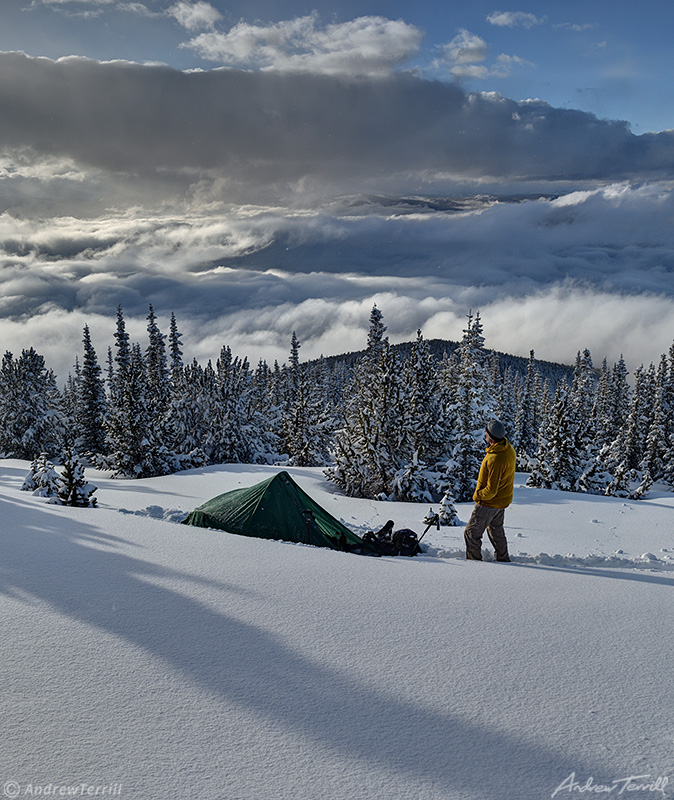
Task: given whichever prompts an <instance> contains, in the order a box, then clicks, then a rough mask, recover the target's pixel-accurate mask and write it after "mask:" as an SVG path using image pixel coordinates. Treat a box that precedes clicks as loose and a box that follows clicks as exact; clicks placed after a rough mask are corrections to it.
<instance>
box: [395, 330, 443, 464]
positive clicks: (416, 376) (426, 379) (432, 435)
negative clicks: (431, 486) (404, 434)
mask: <svg viewBox="0 0 674 800" xmlns="http://www.w3.org/2000/svg"><path fill="white" fill-rule="evenodd" d="M405 378H406V381H407V383H408V386H409V409H408V412H407V418H408V422H407V427H408V430H409V436H410V446H411V449H412V452H413V453H416V455H417V459H419V460H421V461H423V462H425V463H428V464H434V463H436V462H437V461H438V460H439V459H441V458H442V455H443V454H444V452H445V450H446V447H447V431H446V427H445V422H446V420H445V416H444V409H443V405H442V396H441V392H440V385H439V373H438V363H437V360H436V359H435V358H434V357H433V355H432V354H431V350H430V347H429V346H428V342H427V341H426V340H425V339H424V337H423V335H422V333H421V331H420V330H418V331H417V338H416V340H415V341H414V342H413V343H412V350H411V357H410V360H409V362H408V363H407V365H406V369H405Z"/></svg>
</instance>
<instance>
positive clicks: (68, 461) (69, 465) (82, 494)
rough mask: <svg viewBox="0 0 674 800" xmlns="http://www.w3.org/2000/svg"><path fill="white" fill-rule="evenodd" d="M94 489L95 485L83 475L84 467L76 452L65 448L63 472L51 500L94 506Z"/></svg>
mask: <svg viewBox="0 0 674 800" xmlns="http://www.w3.org/2000/svg"><path fill="white" fill-rule="evenodd" d="M96 489H97V487H96V486H94V485H93V484H91V483H89V482H88V481H87V479H86V478H85V477H84V467H83V466H82V464H81V462H80V460H79V457H78V455H77V453H74V452H73V451H72V450H67V451H66V453H65V455H64V458H63V472H62V473H61V476H60V478H59V488H58V494H57V495H56V497H54V498H53V499H52V502H53V503H58V504H59V505H62V506H78V507H80V508H87V507H89V506H90V507H92V508H95V507H96V503H97V500H96V498H95V497H92V495H93V493H94V492H95V491H96Z"/></svg>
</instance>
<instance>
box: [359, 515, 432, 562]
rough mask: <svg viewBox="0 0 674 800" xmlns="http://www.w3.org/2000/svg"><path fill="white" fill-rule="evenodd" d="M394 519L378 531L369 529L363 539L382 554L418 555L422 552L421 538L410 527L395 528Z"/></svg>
mask: <svg viewBox="0 0 674 800" xmlns="http://www.w3.org/2000/svg"><path fill="white" fill-rule="evenodd" d="M393 525H394V523H393V520H392V519H390V520H389V521H388V522H387V523H386V524H385V525H384V527H383V528H380V529H379V530H378V531H368V532H367V533H366V534H365V535H364V536H363V541H365V542H368V543H369V544H371V545H372V546H373V547H375V548H376V550H377V552H378V553H379V554H380V555H382V556H416V555H418V554H419V553H420V552H421V547H420V546H419V538H418V537H417V535H416V533H415V532H414V531H413V530H410V529H409V528H400V529H399V530H397V531H394V530H393Z"/></svg>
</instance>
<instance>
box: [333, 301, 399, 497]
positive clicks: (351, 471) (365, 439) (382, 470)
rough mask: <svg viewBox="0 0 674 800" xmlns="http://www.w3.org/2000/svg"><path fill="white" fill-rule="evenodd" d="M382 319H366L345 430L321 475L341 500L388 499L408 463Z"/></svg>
mask: <svg viewBox="0 0 674 800" xmlns="http://www.w3.org/2000/svg"><path fill="white" fill-rule="evenodd" d="M385 331H386V327H385V325H384V324H383V322H382V313H381V311H380V310H379V309H378V308H377V307H376V306H375V307H374V308H373V309H372V312H371V314H370V329H369V332H368V346H367V350H366V351H365V354H364V355H363V357H362V358H361V359H360V361H359V362H358V363H357V364H356V366H355V368H354V370H353V375H352V379H351V382H350V384H349V386H348V388H347V390H346V400H345V404H344V426H343V427H342V428H341V429H340V430H338V431H337V432H336V435H335V439H336V444H335V463H334V466H332V467H330V468H328V469H327V470H326V471H325V474H326V476H327V477H328V478H329V479H330V480H332V481H334V482H335V483H336V484H337V485H338V486H339V487H340V488H341V489H342V490H343V491H344V492H345V493H346V494H348V495H350V496H354V497H371V498H381V499H384V498H389V497H391V496H394V495H393V492H394V485H395V476H396V474H397V473H398V471H399V470H400V469H401V468H402V467H404V465H405V464H407V463H410V462H411V460H412V453H411V445H410V437H409V431H408V430H406V426H405V420H406V414H407V412H406V408H405V407H406V403H408V398H406V397H404V391H403V389H404V384H403V380H402V376H401V365H400V362H399V359H398V357H397V355H396V352H395V350H394V349H393V348H391V346H390V344H389V341H388V338H386V337H384V333H385Z"/></svg>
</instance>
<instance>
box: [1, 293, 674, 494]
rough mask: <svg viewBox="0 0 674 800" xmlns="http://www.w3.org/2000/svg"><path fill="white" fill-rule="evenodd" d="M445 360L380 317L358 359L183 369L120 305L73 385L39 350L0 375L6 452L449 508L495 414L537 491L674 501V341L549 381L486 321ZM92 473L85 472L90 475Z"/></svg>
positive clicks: (169, 344)
mask: <svg viewBox="0 0 674 800" xmlns="http://www.w3.org/2000/svg"><path fill="white" fill-rule="evenodd" d="M446 344H447V345H448V346H447V347H446V348H445V350H444V352H442V354H441V355H438V353H437V352H436V351H434V350H433V349H432V348H431V347H430V344H429V342H428V341H426V340H425V339H424V338H423V336H422V333H421V331H419V332H418V333H417V338H416V340H415V341H413V342H412V343H411V344H409V345H408V346H406V347H402V346H394V345H392V344H391V343H390V342H389V340H388V337H387V336H386V326H385V325H384V319H383V314H382V312H381V311H380V310H379V309H378V308H377V307H376V306H375V307H374V308H373V309H372V312H371V315H370V326H369V333H368V338H367V346H366V349H365V350H364V351H363V353H361V354H359V355H358V356H357V357H353V358H347V357H344V358H335V357H333V358H331V359H325V358H321V359H318V360H314V361H309V362H303V361H302V360H301V358H300V348H301V343H300V341H299V339H298V338H297V336H296V334H295V332H292V336H291V338H290V346H289V356H288V361H287V363H284V364H283V365H279V364H278V362H275V363H274V364H273V365H272V366H270V365H269V364H267V363H266V362H265V361H264V360H261V361H260V362H259V363H258V364H257V365H256V366H254V367H253V366H251V365H250V364H249V363H248V360H247V359H246V358H240V357H239V356H237V355H234V354H233V353H232V351H231V349H230V348H229V347H228V346H223V348H222V350H221V352H220V355H219V357H218V359H217V360H216V361H215V363H212V362H211V361H209V362H208V363H207V364H206V365H205V366H203V365H201V364H199V363H197V361H196V360H193V361H192V362H190V363H185V362H184V361H183V349H182V348H183V343H182V335H181V333H180V332H179V329H178V324H177V321H176V318H175V315H173V314H172V315H171V319H170V328H169V331H168V334H164V333H162V332H161V330H160V329H159V326H158V323H157V317H156V316H155V313H154V310H153V308H152V306H150V307H149V313H148V316H147V341H146V343H145V344H144V346H141V344H139V343H137V342H132V341H131V340H130V337H129V334H128V333H127V331H126V325H125V320H124V315H123V312H122V309H121V307H118V308H117V316H116V327H115V331H114V344H113V345H112V346H111V347H109V348H108V352H107V361H106V363H105V364H104V365H101V363H100V361H99V356H98V354H97V353H96V351H95V349H94V347H93V345H92V341H91V336H90V332H89V329H88V327H87V326H85V328H84V330H83V335H82V351H81V358H80V357H79V356H78V357H77V360H76V363H75V364H74V367H73V370H74V371H73V372H72V373H71V374H70V375H69V376H68V379H67V381H66V383H65V385H64V386H63V388H59V386H58V385H57V380H56V377H55V375H54V373H53V372H52V371H51V370H50V369H49V368H48V367H47V365H46V364H45V361H44V358H43V357H42V356H41V355H39V354H38V353H37V352H36V351H35V350H34V349H33V348H32V347H31V348H29V349H28V350H24V351H23V352H22V353H21V355H20V356H18V357H15V356H14V355H13V354H12V353H9V352H6V353H5V355H4V357H3V359H2V364H1V366H0V455H2V456H3V457H11V458H20V459H26V460H29V461H33V462H35V463H37V462H36V460H37V459H39V458H41V459H42V462H44V463H45V464H46V463H49V462H47V460H46V459H47V458H53V459H55V460H56V459H60V460H61V463H65V462H66V460H68V463H70V462H71V461H73V460H74V461H73V463H76V464H78V465H79V462H80V461H81V462H82V463H84V464H87V465H89V466H94V467H98V468H101V469H106V470H110V471H111V472H112V474H113V475H115V476H118V477H132V478H146V477H151V476H156V475H165V474H168V473H172V472H176V471H179V470H183V469H187V468H191V467H199V466H204V465H209V464H221V463H237V462H239V463H259V464H279V465H285V466H320V467H323V468H324V470H325V474H326V476H327V477H328V479H329V480H330V481H332V482H334V484H335V485H336V486H337V487H338V488H339V489H340V490H341V491H343V492H344V493H345V494H347V495H350V496H356V497H365V498H377V499H384V500H385V499H388V500H401V501H411V502H421V501H423V502H431V503H433V502H435V503H437V502H440V503H441V505H442V506H444V507H447V508H450V509H451V507H452V506H451V504H452V501H457V502H465V501H469V500H470V499H471V496H472V493H473V489H474V485H475V479H476V477H477V472H478V469H479V465H480V462H481V460H482V457H483V454H484V447H485V445H484V440H483V432H484V426H485V423H486V421H487V420H488V419H490V418H492V417H497V418H499V419H500V420H501V421H502V422H503V423H504V425H505V427H506V430H507V432H508V438H509V440H510V442H511V443H512V444H513V446H514V447H515V450H516V452H517V458H518V469H519V470H520V471H522V472H527V473H529V477H528V480H527V483H528V485H530V486H533V487H542V488H547V489H561V490H565V491H571V492H586V493H590V494H605V495H615V496H619V497H629V498H633V499H638V498H640V497H643V496H644V495H645V494H646V493H647V492H648V490H649V488H650V487H651V486H652V484H653V483H654V482H658V483H659V485H664V486H667V487H669V488H671V489H674V458H673V456H672V453H673V452H674V345H672V348H670V351H669V353H668V354H666V355H662V356H661V357H660V360H659V362H658V363H657V364H653V363H651V364H650V365H648V366H645V365H641V366H640V367H638V369H636V371H635V373H634V375H633V376H631V380H628V377H630V376H628V371H627V368H626V365H625V362H624V360H623V359H622V357H621V358H620V359H619V361H618V362H617V363H615V364H613V365H611V366H609V365H608V364H607V362H606V360H604V361H603V363H602V364H601V366H600V367H598V368H597V367H595V366H594V364H593V363H592V356H591V354H590V352H589V351H588V350H584V351H583V352H579V353H578V354H577V357H576V361H575V365H574V366H573V367H572V368H569V369H568V370H566V371H565V372H557V373H556V374H553V373H549V371H548V370H546V369H544V368H543V367H542V362H539V361H537V360H536V359H535V357H534V351H533V350H532V351H531V353H530V357H529V359H528V361H526V362H524V364H525V366H524V368H522V367H521V366H517V365H514V364H513V363H510V362H508V358H507V357H506V358H504V357H501V356H499V354H497V353H495V352H493V351H490V350H487V349H486V348H485V346H484V337H483V326H482V320H481V318H480V315H479V313H476V314H474V315H473V314H472V313H470V314H469V315H468V316H467V322H466V327H465V329H464V331H463V338H462V339H461V341H460V342H459V343H458V344H456V345H454V346H453V347H449V344H450V343H446ZM77 469H81V468H80V467H79V466H78V467H77Z"/></svg>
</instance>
